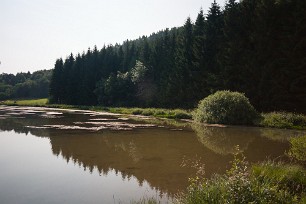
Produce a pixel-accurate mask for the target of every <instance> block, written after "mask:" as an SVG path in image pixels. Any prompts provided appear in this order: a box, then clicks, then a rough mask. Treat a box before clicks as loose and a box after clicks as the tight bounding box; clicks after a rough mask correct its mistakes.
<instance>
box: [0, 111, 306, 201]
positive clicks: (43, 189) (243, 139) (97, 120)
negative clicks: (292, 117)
mask: <svg viewBox="0 0 306 204" xmlns="http://www.w3.org/2000/svg"><path fill="white" fill-rule="evenodd" d="M182 129H183V130H178V129H177V128H175V127H170V126H162V125H160V124H156V125H154V124H146V123H143V122H139V121H135V120H132V119H127V118H124V117H123V116H121V115H118V114H107V113H96V112H91V111H72V110H71V111H69V110H59V109H46V108H26V107H7V106H1V107H0V130H1V132H0V164H1V174H0V203H32V204H35V203H130V202H131V201H138V200H140V199H141V198H143V197H147V198H150V197H154V198H156V199H158V200H160V201H161V203H167V202H168V201H170V200H171V199H172V198H173V196H174V195H175V194H176V193H178V192H179V191H184V189H186V187H187V185H188V178H189V177H191V176H195V173H196V169H194V168H191V167H190V166H191V165H192V164H194V163H195V162H198V163H200V164H203V165H204V166H205V175H206V176H207V177H210V176H211V175H212V174H214V173H224V172H225V171H226V169H228V167H229V165H230V163H229V162H230V160H231V159H232V154H233V152H234V151H235V146H236V145H239V146H240V150H241V151H243V152H244V154H245V156H246V157H247V160H248V161H250V162H258V161H262V160H265V159H267V158H269V159H275V158H277V159H280V158H281V159H282V158H284V156H283V155H284V152H285V151H286V150H287V149H288V142H287V138H288V137H291V136H295V135H298V134H305V132H302V131H290V130H276V129H263V128H254V127H226V128H222V127H204V126H199V125H191V126H190V127H184V128H182ZM284 159H285V158H284ZM182 163H184V164H187V166H186V165H185V166H184V165H182Z"/></svg>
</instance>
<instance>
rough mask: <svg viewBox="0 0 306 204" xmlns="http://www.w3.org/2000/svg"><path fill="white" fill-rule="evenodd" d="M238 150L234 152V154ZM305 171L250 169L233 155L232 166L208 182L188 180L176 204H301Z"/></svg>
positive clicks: (305, 197)
mask: <svg viewBox="0 0 306 204" xmlns="http://www.w3.org/2000/svg"><path fill="white" fill-rule="evenodd" d="M238 151H239V149H237V152H238ZM305 186H306V170H305V169H304V168H303V167H302V166H298V165H289V164H283V163H275V162H271V161H270V162H265V163H261V164H255V165H253V166H251V168H250V165H249V164H248V163H247V162H246V161H245V157H244V156H243V154H241V153H235V155H234V160H233V161H232V167H231V168H230V169H229V170H228V171H227V173H226V174H224V175H215V176H213V177H212V178H210V179H207V178H204V177H198V176H197V177H195V178H192V179H190V185H189V187H188V189H187V192H186V193H182V194H180V195H179V196H178V198H177V200H178V203H182V204H201V203H203V204H204V203H205V204H206V203H216V204H217V203H218V204H219V203H221V204H223V203H224V204H225V203H242V204H244V203H265V204H268V203H288V204H289V203H290V204H291V203H297V204H298V203H301V204H302V203H305V201H306V189H305Z"/></svg>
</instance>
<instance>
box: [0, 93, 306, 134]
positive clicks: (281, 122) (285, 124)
mask: <svg viewBox="0 0 306 204" xmlns="http://www.w3.org/2000/svg"><path fill="white" fill-rule="evenodd" d="M0 105H8V106H34V107H48V108H61V109H79V110H90V111H98V112H99V111H105V112H110V113H117V114H125V115H139V116H152V117H153V118H157V119H174V120H180V119H183V120H190V121H191V120H192V110H183V109H165V108H134V107H133V108H132V107H131V108H127V107H102V106H82V105H66V104H49V103H48V99H46V98H44V99H25V100H6V101H1V102H0ZM153 122H156V121H153ZM179 126H180V125H179ZM254 126H259V127H269V128H280V129H297V130H306V116H305V115H302V114H297V113H287V112H270V113H262V114H261V120H259V121H257V122H256V124H255V125H254Z"/></svg>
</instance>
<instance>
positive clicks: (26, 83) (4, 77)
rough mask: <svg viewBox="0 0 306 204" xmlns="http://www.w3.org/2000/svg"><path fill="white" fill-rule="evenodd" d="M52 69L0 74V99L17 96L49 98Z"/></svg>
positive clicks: (15, 97)
mask: <svg viewBox="0 0 306 204" xmlns="http://www.w3.org/2000/svg"><path fill="white" fill-rule="evenodd" d="M51 73H52V70H41V71H36V72H33V73H32V74H31V73H30V72H27V73H22V72H21V73H17V74H16V75H14V74H6V73H3V74H0V100H6V99H12V98H13V99H17V98H47V97H48V95H49V85H50V78H51V75H52V74H51Z"/></svg>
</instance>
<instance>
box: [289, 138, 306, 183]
mask: <svg viewBox="0 0 306 204" xmlns="http://www.w3.org/2000/svg"><path fill="white" fill-rule="evenodd" d="M289 142H290V149H289V152H288V156H290V157H291V158H293V159H295V160H297V161H301V162H306V135H305V136H302V137H292V138H290V139H289ZM305 179H306V178H305Z"/></svg>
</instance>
